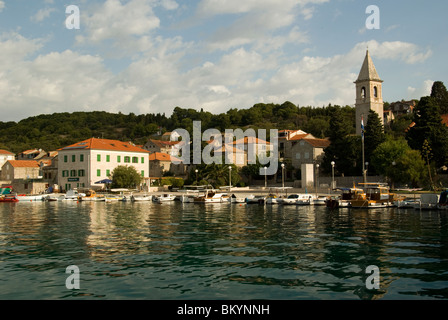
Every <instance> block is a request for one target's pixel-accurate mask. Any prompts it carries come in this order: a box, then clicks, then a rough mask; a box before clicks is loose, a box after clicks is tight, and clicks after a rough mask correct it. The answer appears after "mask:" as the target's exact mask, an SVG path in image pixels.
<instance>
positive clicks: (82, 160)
mask: <svg viewBox="0 0 448 320" xmlns="http://www.w3.org/2000/svg"><path fill="white" fill-rule="evenodd" d="M79 161H80V162H84V155H83V154H80V155H79Z"/></svg>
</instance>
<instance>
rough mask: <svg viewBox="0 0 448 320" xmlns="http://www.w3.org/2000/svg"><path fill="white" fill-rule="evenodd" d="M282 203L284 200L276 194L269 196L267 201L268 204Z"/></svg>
mask: <svg viewBox="0 0 448 320" xmlns="http://www.w3.org/2000/svg"><path fill="white" fill-rule="evenodd" d="M281 202H282V199H280V198H279V197H277V196H276V195H275V194H269V195H268V196H267V197H266V200H265V203H266V204H279V203H281Z"/></svg>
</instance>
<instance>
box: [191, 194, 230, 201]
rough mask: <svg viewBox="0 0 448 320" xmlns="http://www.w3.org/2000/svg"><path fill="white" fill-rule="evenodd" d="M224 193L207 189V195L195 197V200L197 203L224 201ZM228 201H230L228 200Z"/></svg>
mask: <svg viewBox="0 0 448 320" xmlns="http://www.w3.org/2000/svg"><path fill="white" fill-rule="evenodd" d="M223 196H224V194H223V193H219V192H218V193H217V192H214V191H207V192H206V193H205V195H203V196H198V197H195V198H194V200H193V202H195V203H223V202H224V197H223ZM226 202H228V201H227V200H226Z"/></svg>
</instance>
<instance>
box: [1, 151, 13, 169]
mask: <svg viewBox="0 0 448 320" xmlns="http://www.w3.org/2000/svg"><path fill="white" fill-rule="evenodd" d="M15 159H16V158H15V155H14V153H12V152H9V151H6V150H0V168H1V167H3V165H4V164H5V163H6V162H7V161H9V160H15ZM0 170H1V169H0Z"/></svg>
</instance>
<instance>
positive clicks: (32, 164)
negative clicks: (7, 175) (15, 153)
mask: <svg viewBox="0 0 448 320" xmlns="http://www.w3.org/2000/svg"><path fill="white" fill-rule="evenodd" d="M7 162H9V164H10V165H12V166H13V167H14V168H39V163H37V161H34V160H9V161H7Z"/></svg>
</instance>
